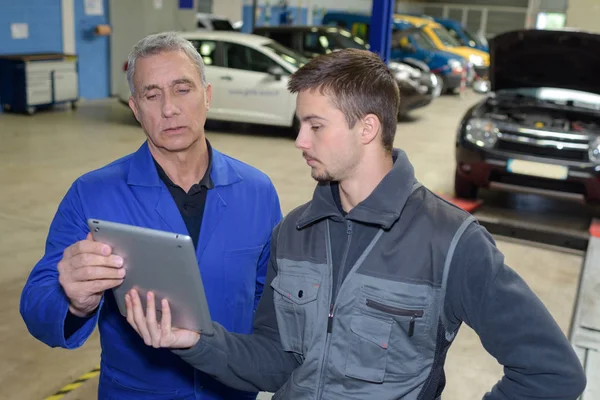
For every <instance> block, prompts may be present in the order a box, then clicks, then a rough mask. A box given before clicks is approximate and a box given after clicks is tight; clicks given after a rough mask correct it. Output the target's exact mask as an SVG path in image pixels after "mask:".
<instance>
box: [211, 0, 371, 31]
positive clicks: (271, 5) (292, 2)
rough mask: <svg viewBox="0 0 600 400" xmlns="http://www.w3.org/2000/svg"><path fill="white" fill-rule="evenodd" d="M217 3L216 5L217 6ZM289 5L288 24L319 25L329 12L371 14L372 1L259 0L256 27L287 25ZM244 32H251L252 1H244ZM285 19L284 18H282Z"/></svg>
mask: <svg viewBox="0 0 600 400" xmlns="http://www.w3.org/2000/svg"><path fill="white" fill-rule="evenodd" d="M216 3H217V2H215V3H214V4H216ZM284 3H286V4H287V7H286V8H287V10H288V19H287V23H289V24H292V25H307V24H308V25H319V24H320V23H321V18H322V17H323V15H324V14H325V13H326V12H327V11H334V10H346V11H358V12H367V13H370V12H371V9H372V4H373V3H372V0H344V1H340V0H287V1H284V0H258V2H257V6H258V7H257V12H256V17H255V18H256V26H263V25H275V26H276V25H281V24H283V23H285V21H286V18H285V15H286V14H285V13H283V12H282V11H284V10H285V9H286V8H284V7H283V6H282V5H283V4H284ZM242 10H243V11H242V17H243V21H244V26H243V28H242V31H243V32H250V30H251V23H252V0H244V3H243V8H242ZM282 17H283V18H282Z"/></svg>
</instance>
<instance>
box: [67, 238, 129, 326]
mask: <svg viewBox="0 0 600 400" xmlns="http://www.w3.org/2000/svg"><path fill="white" fill-rule="evenodd" d="M111 252H112V249H111V248H110V247H109V246H107V245H105V244H104V243H100V242H95V241H94V240H93V239H92V234H91V233H88V235H87V237H86V238H85V240H81V241H79V242H77V243H75V244H73V245H71V246H69V247H67V249H65V251H64V253H63V258H62V260H60V262H59V263H58V282H59V283H60V285H61V286H62V288H63V290H64V291H65V293H66V295H67V297H68V298H69V311H71V313H73V314H74V315H77V316H78V317H85V316H88V315H90V314H91V313H93V312H94V310H96V308H98V305H99V304H100V299H101V298H102V293H103V292H104V291H105V290H107V289H111V288H113V287H115V286H118V285H120V284H121V283H123V278H124V277H125V269H124V268H123V259H122V258H121V257H118V256H115V255H111Z"/></svg>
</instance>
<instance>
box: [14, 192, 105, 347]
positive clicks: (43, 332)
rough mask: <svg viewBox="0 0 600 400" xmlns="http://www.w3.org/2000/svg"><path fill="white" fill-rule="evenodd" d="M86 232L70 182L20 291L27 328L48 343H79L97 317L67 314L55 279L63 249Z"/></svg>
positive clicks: (56, 345)
mask: <svg viewBox="0 0 600 400" xmlns="http://www.w3.org/2000/svg"><path fill="white" fill-rule="evenodd" d="M87 233H88V227H87V223H86V220H85V217H84V214H83V211H82V207H81V201H80V197H79V195H78V193H77V189H76V186H75V185H73V186H71V188H70V189H69V191H68V192H67V194H66V195H65V197H64V198H63V200H62V201H61V203H60V205H59V207H58V210H57V212H56V215H55V216H54V219H53V220H52V223H51V225H50V230H49V233H48V238H47V240H46V247H45V251H44V255H43V256H42V258H41V260H40V261H39V262H38V263H37V264H36V265H35V266H34V268H33V270H32V271H31V273H30V275H29V277H28V279H27V282H26V283H25V287H24V288H23V291H22V293H21V301H20V312H21V316H22V318H23V320H24V322H25V325H26V326H27V329H28V330H29V332H30V333H31V335H33V336H34V337H35V338H36V339H38V340H40V341H41V342H43V343H45V344H46V345H48V346H50V347H62V348H67V349H74V348H78V347H80V346H82V345H83V344H84V343H85V341H86V340H87V338H88V337H89V336H90V335H91V334H92V332H93V331H94V328H95V327H96V323H97V321H98V312H96V313H94V314H93V315H92V316H91V317H90V318H85V319H81V318H77V317H75V316H74V315H70V313H69V299H68V298H67V296H66V294H65V293H64V291H63V289H62V286H61V285H60V283H59V282H58V268H57V266H58V263H59V261H60V260H61V259H62V256H63V252H64V250H65V249H66V248H67V247H68V246H70V245H72V244H73V243H75V242H77V241H80V240H83V239H85V237H86V236H87ZM102 301H103V300H102ZM102 301H101V303H100V306H101V305H102Z"/></svg>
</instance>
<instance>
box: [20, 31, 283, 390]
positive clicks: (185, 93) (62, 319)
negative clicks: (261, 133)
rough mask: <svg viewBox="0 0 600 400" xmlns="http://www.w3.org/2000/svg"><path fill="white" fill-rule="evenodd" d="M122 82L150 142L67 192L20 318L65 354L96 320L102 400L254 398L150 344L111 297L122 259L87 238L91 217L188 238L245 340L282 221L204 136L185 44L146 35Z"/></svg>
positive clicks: (204, 92)
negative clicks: (127, 86)
mask: <svg viewBox="0 0 600 400" xmlns="http://www.w3.org/2000/svg"><path fill="white" fill-rule="evenodd" d="M128 80H129V84H130V88H131V92H132V95H131V98H130V100H129V105H130V107H131V109H132V110H133V112H134V113H135V116H136V118H137V119H138V121H139V122H140V124H141V126H142V129H143V130H144V132H145V134H146V137H147V140H146V141H145V142H144V143H143V145H142V146H141V147H140V148H139V150H138V151H136V152H135V153H133V154H130V155H127V156H125V157H124V158H122V159H120V160H117V161H115V162H113V163H111V164H109V165H107V166H105V167H103V168H100V169H99V170H97V171H93V172H90V173H88V174H86V175H84V176H82V177H81V178H79V179H78V180H77V181H76V182H75V183H74V184H73V185H72V187H71V188H70V190H69V191H68V193H67V194H66V196H65V198H64V200H63V201H62V203H61V204H60V206H59V208H58V212H57V213H56V216H55V218H54V221H53V222H52V225H51V227H50V232H49V235H48V241H47V245H46V252H45V254H44V256H43V258H42V259H41V260H40V261H39V263H38V264H37V265H36V266H35V267H34V269H33V272H32V273H31V276H30V277H29V279H28V281H27V284H26V285H25V288H24V289H23V293H22V298H21V314H22V316H23V319H24V320H25V323H26V324H27V327H28V329H29V331H30V332H31V333H32V335H33V336H35V337H36V338H37V339H39V340H40V341H42V342H44V343H46V344H47V345H48V346H52V347H63V348H67V349H74V348H77V347H79V346H81V345H82V344H83V343H84V342H85V341H86V340H87V338H88V337H89V336H90V334H91V333H92V331H93V330H94V328H95V327H96V324H98V327H99V331H100V335H101V337H100V338H101V345H102V363H101V375H100V386H99V393H98V397H99V398H100V399H107V398H111V399H112V398H114V399H125V400H127V399H136V400H139V399H159V398H160V399H184V398H185V399H190V398H193V399H197V398H202V399H206V400H209V399H210V400H217V399H219V400H230V399H234V400H236V399H239V400H241V399H253V398H256V395H257V393H256V391H254V392H253V393H246V392H241V391H237V390H234V389H231V388H228V387H226V386H225V385H223V384H221V383H220V382H218V381H216V380H214V379H213V378H212V377H210V376H209V375H207V374H204V373H201V372H200V371H198V370H195V369H193V368H192V367H191V366H190V365H189V364H187V363H185V362H184V361H182V360H181V358H179V357H177V356H176V355H174V354H172V353H171V352H170V351H166V350H156V349H152V348H149V347H147V346H145V345H144V343H143V341H142V340H141V339H140V337H139V336H138V335H137V334H136V333H135V331H134V330H132V329H131V327H130V326H129V325H128V324H127V321H126V319H125V318H124V317H123V316H122V315H121V314H120V313H119V310H118V308H117V305H116V302H115V298H114V296H113V293H112V291H110V290H109V289H111V288H112V287H114V286H116V285H118V284H120V283H121V282H122V281H123V277H124V275H125V274H124V269H123V268H122V264H123V260H121V259H120V258H119V257H117V256H114V255H111V249H110V248H109V247H108V246H106V245H105V244H103V243H99V242H95V241H93V240H92V239H91V236H90V235H89V233H88V227H87V224H86V221H87V219H88V218H98V219H104V220H109V221H115V222H121V223H128V224H132V225H138V226H143V227H149V228H154V229H160V230H165V231H170V232H176V233H181V234H186V235H190V236H191V237H192V239H193V241H194V244H195V246H196V250H197V258H198V264H199V273H201V274H202V279H203V281H204V283H205V289H206V295H207V299H208V303H209V308H210V312H211V315H212V316H213V319H214V320H215V321H218V322H219V323H220V324H222V326H224V327H226V328H227V329H228V330H230V331H232V332H238V333H250V332H251V331H252V321H253V317H254V311H255V309H256V306H257V304H258V300H259V298H260V296H261V294H262V291H263V286H264V280H265V274H266V270H267V264H268V260H269V250H270V236H271V233H272V230H273V228H274V227H275V225H276V224H277V223H278V222H279V221H280V220H281V210H280V207H279V200H278V196H277V193H276V192H275V188H274V187H273V185H272V183H271V181H270V180H269V178H268V177H267V176H266V175H264V174H263V173H261V172H259V171H258V170H256V169H254V168H252V167H250V166H248V165H245V164H243V163H241V162H240V161H237V160H234V159H232V158H230V157H228V156H226V155H224V154H222V153H220V152H218V151H217V150H215V149H212V148H211V146H210V144H209V142H208V141H207V139H206V136H205V133H204V123H205V121H206V113H207V111H208V108H209V104H210V99H211V86H210V84H209V83H208V82H206V76H205V73H204V64H203V62H202V58H201V57H200V55H199V54H198V52H197V51H196V49H195V48H194V47H193V46H192V44H191V43H190V42H188V41H187V40H185V39H182V38H181V37H179V36H178V35H176V34H175V33H165V34H157V35H151V36H148V37H146V38H145V39H143V40H141V41H140V42H139V43H138V44H137V45H136V46H135V47H134V49H133V51H132V52H131V54H130V57H129V69H128ZM165 268H169V266H168V265H165Z"/></svg>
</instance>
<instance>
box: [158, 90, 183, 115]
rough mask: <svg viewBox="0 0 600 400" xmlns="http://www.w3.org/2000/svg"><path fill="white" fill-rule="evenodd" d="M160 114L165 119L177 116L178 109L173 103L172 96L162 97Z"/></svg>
mask: <svg viewBox="0 0 600 400" xmlns="http://www.w3.org/2000/svg"><path fill="white" fill-rule="evenodd" d="M162 114H163V117H165V118H171V117H172V116H174V115H178V114H179V107H177V104H175V102H174V101H173V96H171V95H170V94H167V95H165V96H164V97H163V105H162Z"/></svg>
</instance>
